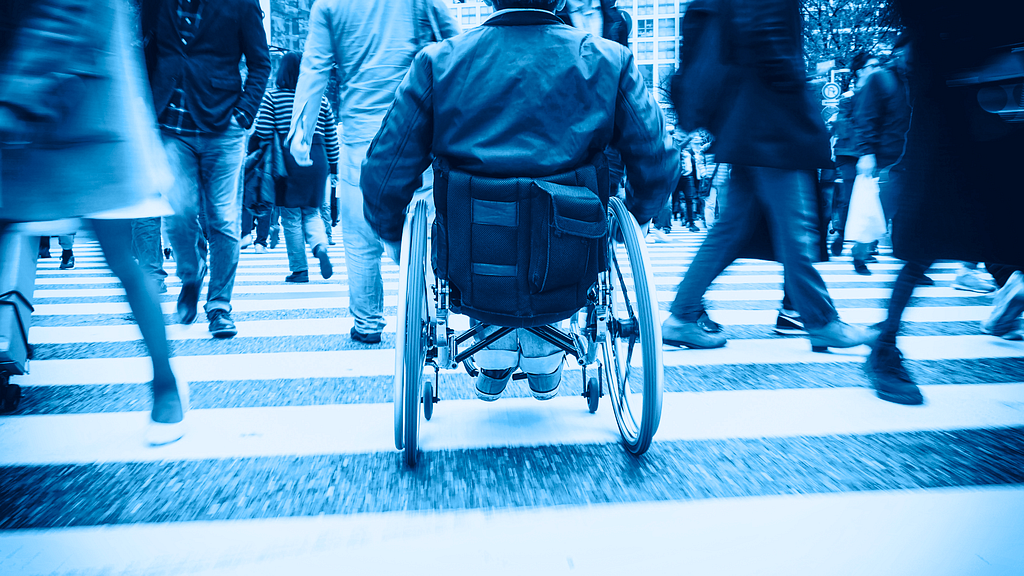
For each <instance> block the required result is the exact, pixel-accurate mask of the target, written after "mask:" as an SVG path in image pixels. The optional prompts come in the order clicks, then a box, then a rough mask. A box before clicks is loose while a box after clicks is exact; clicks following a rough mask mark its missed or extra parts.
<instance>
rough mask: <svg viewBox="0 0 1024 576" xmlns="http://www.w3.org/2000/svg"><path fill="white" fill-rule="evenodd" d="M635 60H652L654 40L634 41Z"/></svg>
mask: <svg viewBox="0 0 1024 576" xmlns="http://www.w3.org/2000/svg"><path fill="white" fill-rule="evenodd" d="M636 58H637V60H654V42H637V43H636Z"/></svg>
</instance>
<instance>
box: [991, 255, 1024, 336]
mask: <svg viewBox="0 0 1024 576" xmlns="http://www.w3.org/2000/svg"><path fill="white" fill-rule="evenodd" d="M992 304H993V307H992V314H990V315H989V317H988V319H987V320H985V321H983V322H982V323H981V331H982V333H984V334H991V335H993V336H999V337H1000V338H1006V336H1008V335H1011V336H1012V335H1013V333H1014V332H1016V331H1018V330H1019V327H1020V315H1021V312H1024V274H1022V273H1021V271H1020V270H1017V271H1015V272H1014V273H1013V274H1011V275H1010V278H1009V280H1007V281H1006V284H1004V285H1003V287H1002V288H1000V289H999V291H998V292H996V294H995V297H994V298H993V299H992ZM1007 339H1008V340H1014V339H1016V338H1015V337H1011V338H1007Z"/></svg>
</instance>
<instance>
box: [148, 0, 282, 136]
mask: <svg viewBox="0 0 1024 576" xmlns="http://www.w3.org/2000/svg"><path fill="white" fill-rule="evenodd" d="M177 8H178V0H143V4H142V23H143V31H142V33H143V43H144V45H145V50H146V66H147V68H148V70H149V82H150V87H151V89H152V91H153V107H154V109H155V110H156V114H157V116H159V115H160V113H161V112H162V111H163V110H164V109H165V108H167V104H168V103H169V102H170V100H171V95H172V94H173V92H174V89H175V86H177V84H178V82H179V81H180V82H181V84H182V87H183V88H184V90H185V93H186V94H187V98H188V99H189V106H190V107H191V108H190V110H189V112H191V114H192V117H193V118H194V119H195V121H196V125H197V126H198V127H199V129H200V130H201V131H203V132H211V133H217V134H219V133H222V132H224V131H225V130H227V129H228V126H229V125H230V124H231V115H232V112H233V111H235V110H236V109H237V110H240V111H242V112H244V113H245V115H246V118H247V120H248V121H249V122H251V121H252V120H253V119H254V118H256V111H257V110H258V109H259V105H260V100H261V99H262V98H263V91H264V90H265V89H266V86H267V78H269V77H270V51H269V49H268V48H267V36H266V32H265V31H264V30H263V17H262V11H261V10H260V5H259V2H257V1H256V0H203V12H202V18H200V20H199V28H198V30H196V35H195V38H193V40H192V42H191V43H190V45H188V46H186V45H184V44H182V41H181V36H180V33H179V32H178V17H177ZM243 55H244V56H245V66H246V69H247V73H246V77H245V85H244V86H243V85H242V76H241V73H240V72H239V69H238V65H239V62H241V60H242V56H243Z"/></svg>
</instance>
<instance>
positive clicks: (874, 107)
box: [853, 70, 885, 176]
mask: <svg viewBox="0 0 1024 576" xmlns="http://www.w3.org/2000/svg"><path fill="white" fill-rule="evenodd" d="M880 74H885V71H884V70H880V71H878V72H875V73H874V74H872V75H871V76H868V78H867V81H866V82H865V83H864V87H863V88H861V90H860V91H859V92H858V93H857V95H856V96H855V97H854V101H853V102H854V104H853V128H854V130H853V133H854V146H855V147H856V150H857V155H858V156H859V157H860V160H858V161H857V173H858V174H865V175H869V176H870V175H871V174H872V173H873V172H874V170H875V167H876V161H875V152H876V151H877V150H878V145H879V143H880V142H881V124H882V118H883V114H884V113H885V110H884V107H885V106H884V102H883V100H884V98H883V97H882V93H881V89H882V84H881V82H880V79H881V76H879V75H880Z"/></svg>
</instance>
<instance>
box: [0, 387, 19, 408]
mask: <svg viewBox="0 0 1024 576" xmlns="http://www.w3.org/2000/svg"><path fill="white" fill-rule="evenodd" d="M19 404H21V386H18V385H17V384H4V385H3V386H2V387H0V412H14V411H15V410H17V409H18V405H19Z"/></svg>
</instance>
